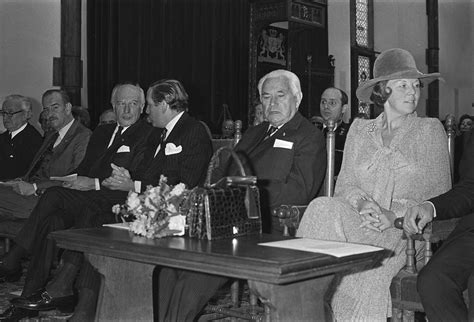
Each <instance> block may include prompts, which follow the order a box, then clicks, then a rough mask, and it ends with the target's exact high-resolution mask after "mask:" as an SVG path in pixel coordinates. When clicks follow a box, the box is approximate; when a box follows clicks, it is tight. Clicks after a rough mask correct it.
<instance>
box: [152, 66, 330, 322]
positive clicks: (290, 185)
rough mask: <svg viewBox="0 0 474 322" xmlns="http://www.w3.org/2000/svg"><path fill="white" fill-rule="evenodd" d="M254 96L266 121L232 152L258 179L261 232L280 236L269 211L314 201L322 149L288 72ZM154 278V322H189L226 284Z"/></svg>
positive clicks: (171, 275) (195, 277) (170, 273)
mask: <svg viewBox="0 0 474 322" xmlns="http://www.w3.org/2000/svg"><path fill="white" fill-rule="evenodd" d="M258 91H259V93H260V99H261V101H262V105H263V111H264V115H265V119H266V121H265V122H263V123H261V124H260V125H257V126H255V127H251V128H249V129H248V130H247V131H246V132H245V134H244V135H243V137H242V140H241V141H240V142H239V144H238V145H237V146H236V147H235V151H236V152H238V154H239V155H241V156H242V157H244V160H243V161H244V167H246V168H249V169H251V170H252V172H253V174H255V175H256V176H257V178H258V182H257V184H258V186H259V188H260V196H261V200H260V201H261V213H262V222H263V231H264V232H271V233H276V234H279V235H282V234H283V232H282V227H280V223H279V221H278V219H277V218H274V217H272V216H271V213H270V211H271V209H272V208H274V207H277V206H279V205H281V204H308V203H309V202H310V201H311V200H312V199H313V198H314V197H316V195H317V193H318V190H319V188H320V186H321V184H322V182H323V179H324V176H325V170H326V147H325V144H324V138H323V135H322V134H321V132H320V131H319V130H318V129H317V128H316V127H315V126H313V125H312V124H311V123H310V122H309V121H308V120H307V119H305V118H304V117H303V116H302V115H301V114H300V113H299V112H298V107H299V105H300V102H301V99H302V97H303V94H302V92H301V86H300V81H299V79H298V77H297V76H296V75H295V74H294V73H292V72H289V71H287V70H275V71H272V72H270V73H269V74H267V75H265V76H263V77H262V79H260V81H259V83H258ZM227 167H229V165H226V164H224V165H223V166H222V168H223V169H220V170H221V173H222V174H223V175H224V174H229V175H235V170H234V169H233V166H232V164H231V165H230V167H229V169H230V171H229V172H227V173H226V171H225V168H227ZM154 278H155V281H157V280H158V281H157V282H158V296H157V298H156V300H155V304H156V303H157V306H156V307H157V309H158V313H156V315H158V320H159V321H190V320H193V319H194V318H195V317H196V316H197V315H198V314H199V312H200V311H201V309H202V308H203V307H204V305H205V304H206V303H207V302H208V300H209V299H210V298H211V297H212V296H213V295H214V293H215V292H216V291H217V290H218V288H219V287H220V286H221V285H223V284H224V283H225V282H226V281H227V280H228V279H227V278H225V277H220V276H214V275H208V274H202V273H196V272H191V271H184V270H176V269H171V268H166V267H165V268H162V269H161V270H160V271H157V272H155V275H154ZM155 286H156V285H155ZM155 294H156V292H155Z"/></svg>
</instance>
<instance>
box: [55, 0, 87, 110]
mask: <svg viewBox="0 0 474 322" xmlns="http://www.w3.org/2000/svg"><path fill="white" fill-rule="evenodd" d="M81 2H82V1H80V0H61V57H54V58H53V85H54V86H60V87H61V88H62V89H64V90H66V91H67V92H68V93H69V95H70V98H71V102H72V104H73V105H81V88H82V61H81Z"/></svg>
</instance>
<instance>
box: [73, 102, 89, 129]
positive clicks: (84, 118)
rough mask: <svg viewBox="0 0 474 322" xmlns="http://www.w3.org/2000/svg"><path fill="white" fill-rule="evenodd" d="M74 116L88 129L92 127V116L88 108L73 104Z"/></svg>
mask: <svg viewBox="0 0 474 322" xmlns="http://www.w3.org/2000/svg"><path fill="white" fill-rule="evenodd" d="M72 116H73V117H74V119H76V120H78V121H79V122H81V124H82V125H84V126H85V127H87V128H88V129H90V128H91V116H90V115H89V111H88V110H87V109H86V108H84V107H82V106H73V107H72Z"/></svg>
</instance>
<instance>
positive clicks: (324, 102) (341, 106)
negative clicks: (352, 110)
mask: <svg viewBox="0 0 474 322" xmlns="http://www.w3.org/2000/svg"><path fill="white" fill-rule="evenodd" d="M348 101H349V100H348V97H347V94H346V93H345V92H344V91H343V90H341V89H339V88H335V87H329V88H327V89H325V90H324V92H323V94H322V95H321V101H320V103H319V109H320V112H321V116H322V118H323V133H324V135H326V133H327V128H326V123H327V121H328V120H334V121H335V122H336V128H335V129H334V132H335V134H336V155H335V168H334V175H335V176H337V175H338V174H339V171H340V170H341V164H342V156H343V153H344V144H345V143H346V136H347V131H348V130H349V124H348V123H345V122H344V121H343V118H344V116H345V115H346V113H347V112H348V110H349V106H348V105H347V103H348Z"/></svg>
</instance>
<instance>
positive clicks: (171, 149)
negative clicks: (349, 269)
mask: <svg viewBox="0 0 474 322" xmlns="http://www.w3.org/2000/svg"><path fill="white" fill-rule="evenodd" d="M181 151H183V147H182V146H181V145H178V146H176V145H174V143H166V147H165V155H171V154H178V153H181Z"/></svg>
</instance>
